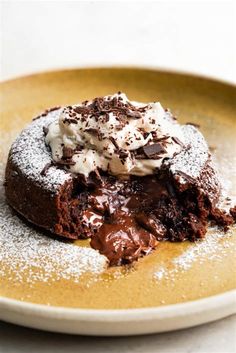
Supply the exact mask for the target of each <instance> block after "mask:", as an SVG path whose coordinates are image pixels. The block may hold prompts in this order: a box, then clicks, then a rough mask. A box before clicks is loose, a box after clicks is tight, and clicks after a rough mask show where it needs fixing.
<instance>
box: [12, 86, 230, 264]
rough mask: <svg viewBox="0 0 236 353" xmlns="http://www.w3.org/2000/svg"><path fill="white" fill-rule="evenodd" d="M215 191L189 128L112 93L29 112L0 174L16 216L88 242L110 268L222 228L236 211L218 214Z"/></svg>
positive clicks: (208, 162) (207, 160)
mask: <svg viewBox="0 0 236 353" xmlns="http://www.w3.org/2000/svg"><path fill="white" fill-rule="evenodd" d="M220 195H221V186H220V182H219V180H218V176H217V173H216V170H215V167H214V165H213V162H212V158H211V154H210V152H209V148H208V146H207V144H206V141H205V139H204V137H203V136H202V134H201V133H200V132H199V130H198V129H197V127H195V126H193V125H192V124H186V125H180V124H179V123H178V122H177V120H176V118H175V117H174V116H173V115H172V114H171V112H170V111H169V110H164V109H163V108H162V106H161V105H160V103H149V104H142V103H138V102H130V101H129V100H128V99H127V97H126V96H125V95H124V94H121V93H120V92H118V94H115V95H113V96H106V97H99V98H95V99H93V100H92V101H85V102H83V103H81V104H78V105H74V106H67V107H64V108H58V107H56V108H53V109H50V110H47V111H46V112H45V113H43V114H42V115H41V116H38V117H37V118H35V119H34V120H33V122H32V123H31V124H30V125H29V126H28V127H27V128H26V129H25V130H23V131H22V133H21V134H20V135H19V137H18V138H17V139H16V141H15V142H14V143H13V145H12V147H11V150H10V153H9V158H8V163H7V168H6V196H7V200H8V202H9V204H10V205H11V206H12V207H13V208H14V209H15V210H16V211H17V212H18V213H19V214H21V215H22V216H23V217H25V218H26V219H27V220H28V221H30V222H32V223H33V224H35V225H37V226H40V227H42V228H44V229H47V230H49V231H50V232H52V233H53V234H57V235H59V236H63V237H66V238H70V239H78V238H91V242H90V244H91V247H93V248H94V249H96V250H98V251H99V252H100V253H101V254H103V255H105V256H107V258H108V259H109V261H110V265H121V264H126V263H131V262H133V261H134V260H137V259H138V258H139V257H141V256H143V255H147V254H149V253H150V252H151V251H152V250H153V249H155V248H156V247H157V245H158V242H159V241H164V240H169V241H184V240H190V241H195V240H197V239H199V238H203V237H204V236H205V234H206V231H207V226H208V224H209V223H210V224H214V225H217V226H219V227H222V228H223V229H224V230H225V231H226V230H227V229H228V226H229V225H230V224H232V223H233V222H234V221H235V219H236V210H235V208H234V209H231V210H230V212H229V213H226V212H225V211H223V210H221V209H220V208H219V207H218V202H219V198H220Z"/></svg>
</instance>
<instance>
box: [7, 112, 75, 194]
mask: <svg viewBox="0 0 236 353" xmlns="http://www.w3.org/2000/svg"><path fill="white" fill-rule="evenodd" d="M60 111H61V109H59V110H56V111H52V112H49V113H48V115H47V116H43V117H41V118H39V119H37V120H35V121H33V122H32V123H31V124H30V125H29V126H28V127H27V128H26V129H24V130H23V131H22V132H21V134H20V135H19V137H18V138H17V139H16V140H15V142H14V143H13V145H12V147H11V158H12V161H13V164H15V165H17V166H18V167H19V169H20V170H21V171H22V173H23V174H24V175H25V176H26V177H27V178H31V179H33V180H34V182H38V183H39V184H40V185H41V186H42V188H44V189H48V190H50V191H51V192H56V191H57V189H58V186H60V185H63V184H64V182H65V181H66V180H69V179H70V178H71V175H70V173H68V172H66V171H64V170H61V169H58V168H56V167H54V166H52V167H51V168H49V169H48V171H47V177H45V176H43V175H42V170H43V169H44V167H45V166H46V165H47V164H49V163H51V162H52V156H51V152H50V150H49V149H48V148H47V146H46V144H45V136H44V132H43V127H47V126H48V125H49V124H50V123H52V122H53V121H54V120H56V119H58V116H59V114H60ZM28 146H30V148H29V147H28Z"/></svg>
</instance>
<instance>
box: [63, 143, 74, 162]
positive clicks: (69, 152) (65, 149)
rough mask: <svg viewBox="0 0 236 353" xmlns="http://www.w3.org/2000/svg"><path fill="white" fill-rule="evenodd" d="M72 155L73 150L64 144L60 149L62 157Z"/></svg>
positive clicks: (67, 157) (65, 157)
mask: <svg viewBox="0 0 236 353" xmlns="http://www.w3.org/2000/svg"><path fill="white" fill-rule="evenodd" d="M73 155H74V150H73V149H72V148H70V147H66V146H64V147H63V149H62V159H70V158H72V157H73Z"/></svg>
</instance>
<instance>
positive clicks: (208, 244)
mask: <svg viewBox="0 0 236 353" xmlns="http://www.w3.org/2000/svg"><path fill="white" fill-rule="evenodd" d="M234 228H235V227H234ZM234 228H232V229H231V230H230V231H228V233H226V234H225V233H224V232H220V231H219V229H217V228H215V229H214V228H212V229H211V230H210V233H209V234H207V235H206V238H205V239H203V240H199V241H197V242H195V243H194V244H192V245H190V246H189V248H188V249H187V250H186V251H184V252H183V253H182V254H181V255H180V256H177V257H175V258H173V259H172V261H171V264H170V266H168V267H167V266H161V267H159V268H158V269H157V270H156V271H155V273H154V275H153V277H154V279H155V280H157V281H160V280H164V279H165V280H172V281H173V280H175V278H176V277H177V275H178V274H179V273H181V272H185V271H188V270H189V269H190V268H191V267H192V266H193V264H194V263H195V262H198V263H199V264H204V262H206V261H209V260H210V261H213V260H214V261H221V262H222V261H223V259H224V257H225V256H228V255H229V251H232V253H233V252H234V249H233V248H232V244H231V243H230V239H231V237H232V236H233V232H234ZM222 240H223V241H222Z"/></svg>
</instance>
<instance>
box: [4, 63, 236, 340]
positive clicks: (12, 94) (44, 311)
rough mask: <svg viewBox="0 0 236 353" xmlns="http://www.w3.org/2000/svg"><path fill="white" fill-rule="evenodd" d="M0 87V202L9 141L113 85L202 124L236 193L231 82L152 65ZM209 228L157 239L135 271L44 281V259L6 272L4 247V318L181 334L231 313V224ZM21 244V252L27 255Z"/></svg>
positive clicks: (234, 303)
mask: <svg viewBox="0 0 236 353" xmlns="http://www.w3.org/2000/svg"><path fill="white" fill-rule="evenodd" d="M0 90H1V97H2V102H3V104H1V106H0V114H1V119H0V134H1V135H0V136H1V137H0V139H1V146H0V207H4V208H7V207H8V206H7V205H6V204H5V203H4V189H3V187H2V184H3V179H4V165H5V163H6V159H7V154H8V150H9V146H10V144H11V142H12V141H13V140H14V139H15V137H16V136H17V134H18V133H19V132H20V131H21V129H22V128H23V127H24V126H25V125H26V124H27V123H28V122H30V121H31V119H32V118H33V117H34V116H37V115H38V114H39V113H40V112H41V111H43V110H45V109H47V108H49V107H53V106H58V105H60V106H63V105H69V104H73V103H77V102H79V101H83V100H85V99H88V98H93V97H96V96H103V95H107V94H113V93H115V92H117V91H123V92H125V93H126V94H127V96H128V97H129V98H130V99H131V100H137V101H141V102H151V101H160V102H161V103H162V105H163V106H164V107H166V108H167V107H168V108H170V109H171V111H172V112H173V113H174V114H175V115H177V116H178V118H179V120H180V122H181V123H186V122H191V123H194V124H200V130H201V131H202V132H203V134H204V136H205V137H206V140H207V142H208V143H209V145H210V147H211V150H212V151H213V154H214V157H215V159H216V162H217V164H218V167H219V170H220V172H221V174H222V178H223V181H224V184H225V187H226V190H227V195H230V197H232V198H233V197H235V199H236V178H235V175H236V169H235V168H236V156H235V153H234V151H235V150H236V139H235V135H236V120H235V116H236V102H235V94H236V89H235V87H234V86H233V85H230V84H229V83H223V82H219V81H216V80H212V79H208V78H203V77H198V76H195V75H190V74H184V73H177V72H168V71H161V70H154V69H144V68H101V69H99V68H89V69H72V70H60V71H50V72H46V73H39V74H35V75H31V76H25V77H21V78H17V79H14V80H9V81H6V82H2V83H0ZM3 214H4V212H2V213H1V209H0V221H1V217H5V218H4V226H2V224H1V223H0V235H1V232H3V233H2V234H6V235H7V234H8V237H7V236H6V239H9V233H8V231H9V232H10V222H11V216H9V215H10V213H9V211H7V212H6V213H5V214H6V215H5V216H2V215H3ZM7 217H10V218H7ZM8 222H9V223H8ZM1 227H2V229H1ZM14 227H16V224H14ZM25 227H26V226H25ZM27 227H30V226H29V225H27ZM14 229H15V228H14ZM22 229H25V228H22ZM4 232H5V233H4ZM35 232H38V231H37V230H35ZM23 233H24V232H23ZM39 233H40V232H39ZM39 233H37V234H39ZM208 233H209V234H207V236H206V238H205V239H204V240H203V241H202V242H198V243H188V242H185V243H167V242H166V243H161V244H160V245H159V246H158V249H157V250H156V251H154V252H153V253H152V254H151V255H149V256H147V257H145V258H142V259H140V261H138V262H137V263H135V264H134V265H133V266H132V267H131V268H127V269H125V268H121V267H114V268H110V269H108V270H106V271H105V272H104V273H102V274H99V275H98V274H95V273H94V274H92V275H90V276H89V277H87V276H81V277H79V278H78V279H76V280H75V277H73V276H72V277H71V278H70V273H69V271H68V269H66V268H64V269H62V270H63V271H64V272H63V273H66V277H65V278H63V276H59V275H58V274H57V273H55V274H54V275H53V274H51V273H47V274H46V275H45V277H44V272H43V271H44V265H45V263H44V264H43V263H42V266H41V267H42V268H40V266H39V267H37V268H33V267H32V268H30V267H27V266H26V265H27V264H24V263H22V268H23V269H26V271H25V272H24V273H23V272H22V268H18V267H17V265H16V267H15V268H14V269H13V271H12V272H9V271H8V269H7V268H6V266H5V267H4V266H3V264H4V257H7V256H8V254H6V253H4V245H3V246H2V244H1V243H0V320H5V321H8V322H11V323H14V324H18V325H23V326H26V327H32V328H36V329H42V330H48V331H55V332H63V333H71V334H83V335H101V336H120V335H140V334H148V333H156V332H164V331H170V330H177V329H182V328H187V327H191V326H195V325H199V324H202V323H207V322H210V321H214V320H217V319H220V318H223V317H226V316H228V315H232V314H234V313H236V291H235V287H236V280H235V279H236V272H235V268H236V266H235V245H236V233H235V228H234V229H232V230H231V231H230V232H229V233H227V235H226V236H225V235H224V233H221V232H220V231H219V230H217V229H211V230H209V232H208ZM19 234H20V233H19ZM25 234H26V233H25ZM37 234H36V235H35V239H36V238H37V237H36V236H37ZM23 236H24V234H22V237H23ZM0 239H1V237H0ZM2 239H3V237H2ZM18 239H20V238H19V237H18ZM37 239H38V238H37ZM52 242H53V240H52V239H51V240H50V241H49V243H50V244H52ZM26 244H28V246H30V240H29V241H28V242H26ZM23 245H24V244H23ZM23 245H22V244H20V245H19V247H18V248H19V249H22V251H26V249H24V246H23ZM75 246H88V243H83V241H78V242H76V244H75ZM55 248H56V247H55ZM61 248H63V243H61V244H60V249H61ZM53 249H54V248H53ZM34 250H35V249H34ZM36 250H37V249H36ZM60 256H61V255H60ZM22 258H23V260H24V257H22ZM67 260H68V261H70V259H67ZM48 261H51V262H52V266H49V267H47V268H54V267H53V258H50V259H49V260H48ZM68 261H67V262H66V261H65V264H66V265H68ZM62 265H63V263H62ZM37 266H38V264H37ZM39 272H40V273H39ZM72 272H73V271H72Z"/></svg>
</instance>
